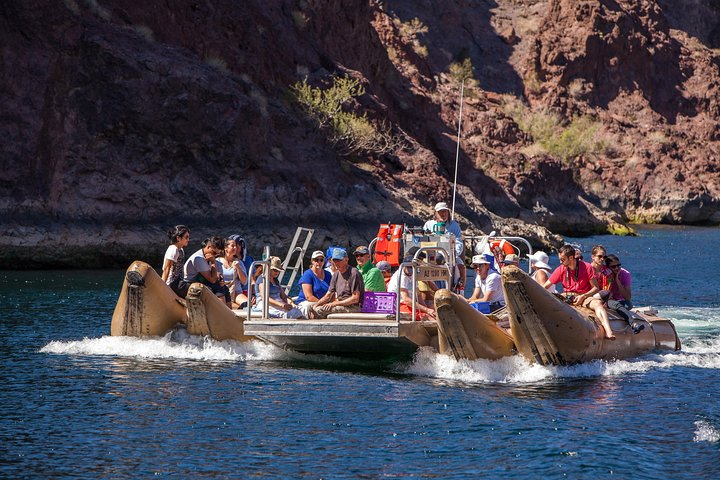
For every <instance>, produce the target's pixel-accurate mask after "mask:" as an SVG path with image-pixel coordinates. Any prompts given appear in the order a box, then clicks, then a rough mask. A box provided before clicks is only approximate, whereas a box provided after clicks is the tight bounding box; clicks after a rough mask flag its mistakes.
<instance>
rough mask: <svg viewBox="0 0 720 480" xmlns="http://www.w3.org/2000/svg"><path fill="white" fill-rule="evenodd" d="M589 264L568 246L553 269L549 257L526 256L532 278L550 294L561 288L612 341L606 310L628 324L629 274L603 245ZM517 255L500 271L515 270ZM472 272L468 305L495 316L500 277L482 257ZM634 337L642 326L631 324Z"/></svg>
mask: <svg viewBox="0 0 720 480" xmlns="http://www.w3.org/2000/svg"><path fill="white" fill-rule="evenodd" d="M591 254H592V260H591V262H590V263H588V262H585V261H583V260H582V252H580V250H579V249H576V248H575V247H573V246H571V245H563V246H562V247H561V248H560V250H559V251H558V257H559V259H560V266H559V267H557V268H556V269H554V270H553V269H552V268H551V267H550V265H549V263H548V262H549V257H548V255H547V254H546V253H545V252H542V251H537V252H535V253H533V254H531V255H528V260H529V261H530V266H531V270H532V275H531V277H532V278H533V279H534V280H535V281H536V282H537V283H539V284H540V285H543V287H544V288H546V289H548V290H549V291H550V292H552V293H557V284H561V285H562V287H563V293H562V295H563V296H564V297H565V298H566V300H567V301H568V302H570V303H573V304H575V305H579V306H583V307H587V308H590V309H592V310H594V311H595V314H596V315H597V318H598V319H599V320H600V323H601V324H602V326H603V329H604V330H605V338H608V339H610V340H614V339H615V336H614V335H613V333H612V330H611V328H610V322H609V319H608V313H607V309H606V306H607V307H609V308H612V309H614V310H616V311H617V312H618V313H619V314H620V315H621V316H623V317H624V318H625V319H626V320H628V321H630V314H629V310H630V309H632V302H631V299H632V287H631V276H630V272H628V271H627V270H626V269H624V268H622V265H621V264H620V259H619V257H618V256H617V255H615V254H610V255H608V254H607V250H606V249H605V247H604V246H602V245H596V246H594V247H593V248H592V252H591ZM518 264H519V258H518V257H517V255H514V254H510V255H507V256H506V257H505V258H504V259H503V260H502V261H501V262H500V263H499V266H500V268H503V267H505V266H507V265H515V266H518ZM472 268H473V269H474V270H475V272H476V277H475V289H474V290H473V293H472V296H471V297H470V298H468V299H467V300H468V302H471V303H472V302H487V303H489V309H490V311H491V312H494V311H496V310H498V309H500V308H502V307H503V306H504V305H505V298H504V294H503V290H502V282H501V278H500V273H499V272H498V271H497V270H496V269H495V268H494V267H493V262H492V261H491V260H490V259H488V258H487V257H486V256H485V255H475V256H473V258H472ZM631 326H632V328H633V330H634V332H635V333H638V332H640V331H641V330H642V329H643V328H644V325H643V324H641V323H633V322H631Z"/></svg>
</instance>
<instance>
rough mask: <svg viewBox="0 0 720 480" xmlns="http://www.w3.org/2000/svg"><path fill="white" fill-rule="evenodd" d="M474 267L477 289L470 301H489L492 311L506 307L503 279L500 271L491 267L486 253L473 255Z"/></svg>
mask: <svg viewBox="0 0 720 480" xmlns="http://www.w3.org/2000/svg"><path fill="white" fill-rule="evenodd" d="M472 268H473V270H475V289H474V290H473V294H472V296H471V297H470V298H468V302H469V303H473V302H488V303H490V312H491V313H492V312H494V311H496V310H499V309H501V308H502V307H504V306H505V294H504V293H503V289H502V279H501V277H500V274H499V273H497V272H496V271H495V270H491V269H490V262H489V261H488V260H487V258H485V255H475V256H473V257H472Z"/></svg>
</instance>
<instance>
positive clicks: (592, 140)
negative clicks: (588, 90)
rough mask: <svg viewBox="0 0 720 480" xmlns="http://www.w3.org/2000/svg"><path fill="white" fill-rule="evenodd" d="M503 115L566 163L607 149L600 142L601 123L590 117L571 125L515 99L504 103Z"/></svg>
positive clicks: (572, 122) (509, 97) (549, 152)
mask: <svg viewBox="0 0 720 480" xmlns="http://www.w3.org/2000/svg"><path fill="white" fill-rule="evenodd" d="M503 111H504V112H505V114H507V115H508V116H510V117H511V118H512V119H513V120H514V121H515V123H517V125H518V127H520V130H522V131H523V132H525V133H527V134H529V135H530V136H531V137H532V138H533V140H534V141H535V143H536V145H539V146H540V147H542V150H544V151H545V152H547V153H548V154H550V155H552V156H555V157H558V158H560V159H562V160H563V161H565V162H568V161H570V160H571V159H573V158H576V157H579V156H581V155H586V154H589V153H601V152H604V150H605V149H606V145H605V144H604V143H603V142H602V141H599V140H597V139H596V138H597V137H598V133H599V131H600V123H599V122H597V121H595V120H594V119H593V118H591V117H589V116H582V117H575V118H573V119H572V120H571V121H570V123H568V124H567V125H563V121H562V119H561V118H560V116H559V115H558V114H557V113H554V112H551V111H549V110H538V111H533V110H531V109H530V108H528V107H527V106H526V105H525V104H524V103H522V102H521V101H520V100H518V99H517V98H515V97H512V96H507V97H506V98H505V99H504V103H503Z"/></svg>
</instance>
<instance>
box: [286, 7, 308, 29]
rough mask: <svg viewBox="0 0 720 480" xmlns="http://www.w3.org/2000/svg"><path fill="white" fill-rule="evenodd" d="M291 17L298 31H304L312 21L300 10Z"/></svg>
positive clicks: (292, 13) (295, 11) (294, 11)
mask: <svg viewBox="0 0 720 480" xmlns="http://www.w3.org/2000/svg"><path fill="white" fill-rule="evenodd" d="M290 15H292V19H293V22H294V23H295V26H296V27H297V29H298V30H304V29H305V28H306V27H307V25H308V22H309V21H310V18H309V17H308V16H307V15H306V14H305V13H303V12H301V11H300V10H293V11H292V12H290Z"/></svg>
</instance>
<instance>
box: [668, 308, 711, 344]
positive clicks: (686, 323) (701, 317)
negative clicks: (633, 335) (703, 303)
mask: <svg viewBox="0 0 720 480" xmlns="http://www.w3.org/2000/svg"><path fill="white" fill-rule="evenodd" d="M658 315H659V316H661V317H664V318H669V319H670V320H672V321H673V323H674V324H675V328H677V331H678V335H680V339H681V340H682V339H683V337H685V336H692V335H695V334H698V333H699V334H702V333H708V332H711V333H712V332H715V333H718V332H720V308H711V307H663V308H662V309H660V311H659V312H658Z"/></svg>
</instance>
